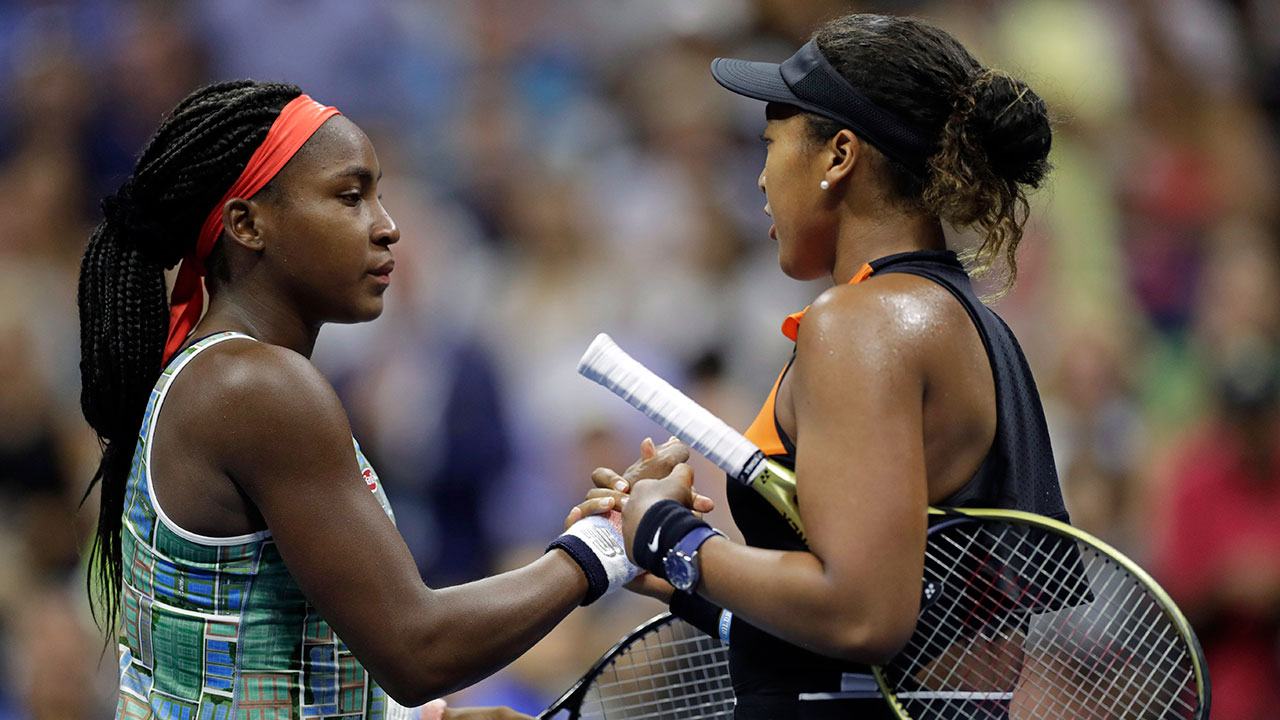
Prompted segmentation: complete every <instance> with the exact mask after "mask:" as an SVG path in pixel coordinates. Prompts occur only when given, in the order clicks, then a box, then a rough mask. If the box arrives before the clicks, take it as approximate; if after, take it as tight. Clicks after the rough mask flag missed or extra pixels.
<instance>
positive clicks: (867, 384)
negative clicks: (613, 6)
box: [592, 15, 1066, 720]
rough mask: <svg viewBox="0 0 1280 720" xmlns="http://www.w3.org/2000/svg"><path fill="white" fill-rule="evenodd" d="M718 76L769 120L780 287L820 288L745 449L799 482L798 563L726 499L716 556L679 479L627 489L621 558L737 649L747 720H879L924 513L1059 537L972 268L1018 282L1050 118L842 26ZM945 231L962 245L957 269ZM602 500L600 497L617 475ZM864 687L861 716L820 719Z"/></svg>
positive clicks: (785, 541)
mask: <svg viewBox="0 0 1280 720" xmlns="http://www.w3.org/2000/svg"><path fill="white" fill-rule="evenodd" d="M712 73H713V75H714V77H715V79H716V80H717V81H718V82H719V83H720V84H721V85H723V86H724V87H726V88H727V89H729V90H731V91H733V92H736V93H739V94H741V95H745V96H747V97H750V98H755V99H758V100H763V101H766V102H767V103H768V105H767V106H766V107H765V115H766V118H767V124H766V129H765V131H764V136H763V140H764V142H765V144H766V147H767V158H766V160H765V164H764V171H763V172H762V173H761V174H760V178H759V185H760V189H761V190H762V191H763V192H764V194H765V198H766V200H765V212H766V213H768V214H769V215H770V216H771V217H772V218H773V222H774V226H773V227H772V228H771V229H770V233H769V234H770V236H771V237H773V238H774V239H775V240H776V241H777V243H778V257H779V262H780V264H781V266H782V269H783V271H784V272H786V273H787V274H788V275H789V276H791V277H794V278H796V279H799V280H810V279H815V278H820V277H830V278H831V279H832V281H833V282H834V287H832V288H830V289H829V290H827V291H825V292H824V293H822V295H821V296H820V297H818V298H817V299H816V300H815V301H814V302H813V304H812V306H811V307H809V308H807V309H806V311H804V312H801V313H797V314H795V315H793V316H791V317H789V318H787V320H786V322H785V323H784V325H783V332H784V333H786V334H787V336H788V337H790V338H791V339H792V340H793V341H794V342H795V353H794V355H793V356H792V358H791V360H790V361H789V362H787V363H786V367H785V369H784V370H783V371H782V373H781V375H780V377H779V379H778V382H777V383H776V385H775V386H774V389H773V391H772V392H771V393H770V395H769V396H768V400H767V402H766V403H765V404H764V408H763V409H762V410H761V412H760V415H759V416H758V417H757V418H756V420H755V422H754V423H753V424H752V425H751V427H750V428H749V430H748V431H747V433H746V435H747V437H748V438H749V439H750V440H752V441H753V442H754V443H755V444H756V445H758V446H759V447H761V448H762V449H763V450H764V452H765V453H766V454H768V455H770V456H772V457H773V458H774V459H777V460H779V461H780V462H782V463H783V464H784V465H787V466H789V467H793V468H794V470H795V472H796V481H797V485H798V487H799V510H800V515H801V517H802V520H803V523H804V527H805V531H806V535H807V544H806V542H804V541H802V540H801V539H800V537H799V536H798V535H797V534H796V533H795V532H794V531H793V530H792V529H791V528H790V526H788V524H787V523H786V522H785V521H784V520H783V518H782V516H781V515H780V514H778V513H777V512H776V511H775V510H774V509H773V508H772V507H771V506H770V505H769V504H768V503H767V502H766V501H765V500H764V499H763V498H762V497H761V496H759V495H757V494H755V493H754V492H753V491H752V490H751V489H749V488H746V487H745V486H743V485H740V484H738V483H736V482H730V483H729V502H730V506H731V509H732V512H733V516H734V519H735V521H736V523H737V525H738V527H739V528H740V529H741V531H742V533H743V536H744V538H745V539H746V543H747V544H746V545H739V544H736V543H734V542H731V541H729V540H727V539H725V538H724V537H719V536H717V534H716V533H714V532H713V531H712V530H711V529H710V528H708V527H707V526H706V524H705V523H704V522H702V521H701V520H700V519H698V518H697V517H696V516H695V515H694V514H693V513H691V512H690V510H689V509H687V507H686V505H688V503H689V501H690V494H689V493H690V483H691V481H692V478H691V477H690V474H689V471H688V468H687V467H686V466H681V467H680V468H678V469H677V472H676V473H673V474H672V475H671V476H669V477H668V478H666V479H663V480H644V481H641V482H636V483H634V484H633V485H632V486H631V489H630V498H629V500H628V501H627V503H626V507H625V508H624V512H623V515H624V530H625V534H626V540H627V549H628V550H629V551H630V552H631V554H632V558H633V559H634V560H635V562H636V564H637V565H639V566H641V567H642V568H644V569H646V570H648V571H649V572H650V573H652V574H653V575H658V576H661V577H666V575H665V573H666V568H667V565H666V564H665V563H664V561H669V562H670V561H674V562H676V563H677V564H678V565H679V566H680V570H681V572H680V575H681V584H682V585H686V586H687V587H689V590H690V592H673V590H672V587H671V586H670V585H665V584H662V583H658V582H656V581H655V580H653V579H652V578H650V579H648V580H647V581H646V582H645V587H646V588H647V589H648V590H649V591H650V592H652V593H653V594H655V595H658V596H660V597H665V598H669V599H670V602H671V607H672V610H673V611H674V612H675V613H676V614H677V615H680V616H682V617H684V618H685V619H688V620H690V621H692V622H693V623H694V624H695V625H698V626H699V627H701V628H703V629H705V630H706V631H707V632H709V633H712V634H717V633H718V634H720V635H721V636H722V637H725V638H726V639H727V640H728V641H729V651H730V666H731V670H732V673H733V680H734V687H735V690H736V692H737V698H738V705H737V716H738V717H739V718H742V719H744V720H745V719H755V718H775V719H776V718H816V717H859V718H861V717H879V716H881V714H882V713H883V714H884V715H885V716H888V712H889V711H888V705H887V704H885V703H884V702H883V701H882V700H879V699H877V698H878V693H877V692H876V691H875V684H874V682H872V681H871V678H870V677H869V675H868V674H867V673H868V668H867V667H866V666H867V664H871V663H876V662H882V661H884V660H886V659H887V658H888V657H890V656H891V655H893V654H894V653H895V652H896V651H897V650H898V649H899V647H900V646H901V645H902V644H903V643H904V642H905V641H906V640H907V638H908V637H909V635H910V633H911V631H912V628H913V626H914V624H915V618H916V615H917V612H918V610H919V606H920V601H921V578H922V577H923V563H924V552H925V539H926V529H927V517H926V507H927V506H928V505H941V506H987V507H1002V508H1015V509H1019V510H1024V511H1030V512H1036V513H1040V514H1043V515H1049V516H1053V517H1056V518H1059V519H1065V518H1066V512H1065V509H1064V507H1063V503H1062V496H1061V491H1060V489H1059V486H1058V479H1057V473H1056V471H1055V468H1054V464H1053V457H1052V455H1051V453H1050V448H1049V441H1048V433H1047V431H1046V428H1045V422H1044V416H1043V412H1042V409H1041V405H1040V400H1039V396H1038V394H1037V391H1036V387H1035V383H1034V381H1033V380H1032V377H1031V374H1030V371H1029V369H1028V367H1027V364H1026V361H1025V359H1024V357H1023V354H1022V352H1021V350H1020V349H1019V347H1018V344H1017V341H1016V340H1015V339H1014V337H1013V335H1012V334H1011V333H1010V331H1009V329H1008V327H1007V326H1006V325H1005V324H1004V323H1003V322H1002V321H1001V320H1000V319H999V318H998V317H997V316H996V315H995V313H993V312H992V311H991V310H989V309H988V308H987V307H986V306H985V305H984V304H983V303H982V302H981V301H980V300H979V299H978V297H977V295H976V294H975V292H974V289H973V287H972V286H971V284H970V280H969V275H968V273H967V270H966V267H968V268H974V267H977V268H987V267H990V266H991V265H992V264H994V263H999V262H1001V261H1003V263H1004V264H1007V267H1008V272H1009V276H1008V282H1012V281H1013V277H1014V273H1015V272H1016V264H1015V262H1014V255H1015V251H1016V250H1017V247H1018V243H1019V240H1020V239H1021V237H1022V228H1023V223H1024V222H1025V220H1026V216H1027V212H1028V206H1027V201H1026V196H1025V193H1026V191H1027V190H1028V189H1030V188H1035V187H1037V186H1039V185H1040V184H1041V182H1042V181H1043V180H1044V179H1045V176H1046V173H1047V171H1048V165H1047V163H1046V158H1047V156H1048V154H1049V148H1050V140H1051V132H1050V126H1049V119H1048V117H1047V115H1046V109H1045V105H1044V102H1043V101H1042V100H1041V99H1040V98H1039V97H1038V96H1037V95H1036V94H1035V92H1033V91H1032V90H1031V89H1030V88H1029V87H1028V86H1027V85H1026V84H1025V83H1023V82H1022V81H1020V80H1018V79H1015V78H1013V77H1010V76H1008V75H1006V74H1004V73H1002V72H999V71H996V70H992V69H989V68H986V67H983V66H982V65H981V64H980V63H979V62H978V61H977V60H975V59H974V58H973V56H971V55H970V54H969V53H968V52H967V51H966V50H965V48H964V47H962V46H961V45H960V44H959V43H958V42H957V41H956V40H955V39H954V38H952V37H951V36H950V35H948V34H947V33H945V32H943V31H942V30H939V29H937V28H935V27H932V26H930V25H928V24H926V23H924V22H920V21H918V20H914V19H909V18H897V17H885V16H877V15H850V16H847V17H843V18H839V19H836V20H833V21H831V22H830V23H828V24H826V25H825V26H823V27H822V28H820V29H819V30H818V31H817V33H816V35H815V36H814V39H813V40H812V41H811V42H809V43H807V44H806V45H805V46H804V47H802V48H801V49H800V50H799V51H798V52H796V53H795V54H794V55H793V56H792V57H791V58H790V59H788V60H786V61H785V62H783V63H781V64H780V65H777V64H769V63H754V62H744V61H739V60H725V59H718V60H716V61H715V63H714V64H713V65H712ZM945 225H951V226H953V227H962V228H963V227H970V228H972V229H973V230H974V231H975V232H976V234H977V236H978V239H979V241H980V245H979V246H978V247H977V249H976V252H975V253H973V257H972V258H970V263H969V264H968V265H967V266H966V265H965V264H962V263H961V261H960V260H959V259H958V258H957V255H956V254H955V253H953V252H951V251H949V250H948V249H947V243H946V237H945V233H944V230H943V228H944V226H945ZM644 454H645V456H648V455H649V454H650V451H649V450H645V452H644ZM594 480H595V482H596V485H597V486H598V489H596V490H593V491H592V496H593V497H601V496H606V495H608V494H609V491H608V488H611V487H613V486H614V485H615V484H616V483H618V482H619V481H620V478H618V477H617V476H616V475H615V474H614V473H612V472H611V471H608V470H598V471H597V472H596V473H595V475H594ZM722 610H723V611H727V612H722ZM859 689H864V690H866V691H867V692H866V693H865V695H866V696H867V700H864V701H862V702H856V701H855V702H854V705H855V706H856V707H850V706H849V704H848V701H847V700H839V701H836V700H831V699H829V698H828V699H822V698H820V696H821V695H822V694H824V693H834V692H840V691H842V690H844V691H848V692H853V693H854V694H857V691H858V690H859Z"/></svg>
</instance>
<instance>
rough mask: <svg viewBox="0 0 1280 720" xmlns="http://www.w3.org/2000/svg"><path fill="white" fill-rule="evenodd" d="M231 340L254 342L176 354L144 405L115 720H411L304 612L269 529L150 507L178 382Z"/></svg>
mask: <svg viewBox="0 0 1280 720" xmlns="http://www.w3.org/2000/svg"><path fill="white" fill-rule="evenodd" d="M235 338H243V339H249V340H252V338H249V337H248V336H247V335H241V334H239V333H229V332H228V333H219V334H217V335H212V336H210V337H207V338H203V339H201V340H200V341H198V342H196V343H194V344H193V345H191V347H189V348H187V349H186V350H184V351H182V352H181V353H179V354H178V356H177V357H175V358H174V359H173V360H172V361H171V362H170V363H169V365H168V367H166V368H165V370H164V372H163V373H162V374H161V375H160V379H159V380H158V381H157V382H156V385H155V388H154V389H153V390H152V391H151V399H150V401H149V402H148V403H147V410H146V414H145V415H144V416H143V420H142V429H141V431H140V433H139V437H138V446H137V449H136V450H135V451H134V455H133V469H132V471H131V472H130V474H129V479H128V485H127V487H126V490H125V498H124V518H123V528H122V530H121V554H122V557H123V565H124V572H123V586H122V588H121V600H122V602H121V614H120V627H119V630H120V697H119V701H118V704H117V706H116V718H117V720H152V719H155V720H168V719H169V718H173V719H175V720H298V719H301V718H337V717H341V718H344V720H354V719H357V718H358V719H361V720H399V719H401V718H405V719H407V718H410V717H412V715H411V714H410V712H409V711H407V710H405V709H404V708H403V707H401V706H399V705H398V704H396V703H395V701H394V700H392V699H391V698H389V697H387V694H386V693H385V692H384V691H383V690H382V689H381V688H379V687H378V686H377V685H376V684H375V683H374V681H373V679H372V678H370V677H369V674H368V672H366V671H365V669H364V667H363V666H362V665H361V664H360V661H359V660H357V659H356V658H355V656H354V655H352V654H351V651H350V650H348V649H347V646H346V645H345V644H344V643H343V642H342V640H341V639H339V638H338V637H337V635H335V634H334V632H333V630H332V629H331V628H330V627H329V624H328V623H326V622H325V621H324V619H323V618H322V617H320V615H319V614H318V613H317V612H316V610H315V608H314V607H312V606H311V604H310V603H309V602H307V599H306V597H305V596H304V595H303V594H302V591H301V590H300V589H299V588H298V585H297V583H296V582H294V579H293V576H292V575H290V574H289V569H288V568H287V567H285V564H284V561H283V560H282V559H281V558H280V551H279V549H278V548H277V547H276V544H275V542H274V541H273V540H272V538H271V533H270V531H269V530H263V531H260V532H256V533H251V534H248V535H239V536H236V537H206V536H203V535H198V534H196V533H193V532H189V531H187V530H184V529H183V528H181V527H179V526H178V525H177V523H175V522H174V521H173V520H171V519H170V518H169V517H168V516H166V515H165V512H164V509H163V508H161V507H160V503H159V502H158V501H157V500H156V493H155V488H154V487H153V485H152V482H151V481H152V478H151V471H150V468H151V448H152V437H153V435H154V432H155V423H156V417H157V415H158V414H159V412H160V406H161V405H162V404H163V403H164V398H165V395H166V394H167V393H168V390H169V387H170V385H171V384H172V383H173V378H174V377H175V376H177V374H178V373H179V372H182V369H183V368H184V367H186V365H187V363H189V362H191V360H192V358H194V357H195V356H196V355H198V354H200V353H201V352H203V351H204V350H206V349H208V348H210V347H212V346H214V345H216V344H218V343H220V342H224V341H227V340H232V339H235ZM352 442H353V443H355V440H354V438H353V439H352ZM354 451H355V454H356V458H357V460H358V461H359V463H360V471H361V475H362V477H360V478H352V479H351V481H352V482H364V483H365V484H366V485H368V487H369V490H370V491H371V492H372V493H373V494H374V495H375V496H376V497H377V498H378V502H379V503H380V504H381V505H382V509H383V510H384V511H385V512H386V513H387V516H388V517H391V519H392V521H393V522H394V520H395V517H394V515H392V512H391V506H390V505H389V504H388V503H387V498H386V495H385V494H384V493H383V490H382V487H381V486H380V484H379V483H378V476H377V474H375V473H374V471H373V468H372V467H371V466H370V465H369V462H368V460H366V459H365V457H364V454H363V453H362V452H361V451H360V446H359V444H355V447H354Z"/></svg>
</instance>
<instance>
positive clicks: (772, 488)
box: [747, 458, 809, 543]
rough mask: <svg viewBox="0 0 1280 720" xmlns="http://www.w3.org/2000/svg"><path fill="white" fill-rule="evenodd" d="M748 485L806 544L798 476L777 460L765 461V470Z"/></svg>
mask: <svg viewBox="0 0 1280 720" xmlns="http://www.w3.org/2000/svg"><path fill="white" fill-rule="evenodd" d="M747 485H748V486H750V487H751V489H752V490H755V491H756V492H757V493H759V495H760V496H761V497H763V498H764V499H765V501H766V502H768V503H769V504H770V505H772V506H773V509H774V510H777V511H778V514H779V515H781V516H782V517H783V519H785V520H786V521H787V524H788V525H790V526H791V529H792V530H795V531H796V533H797V534H798V535H799V536H800V539H801V540H804V541H805V542H806V543H808V542H809V539H808V538H807V537H805V534H804V521H803V520H801V519H800V496H799V495H797V494H796V474H795V472H793V471H791V470H788V469H787V468H785V467H783V466H782V465H781V464H779V463H778V462H777V461H776V460H770V459H767V458H766V459H765V461H764V470H762V471H761V472H760V474H759V475H757V476H756V477H755V478H754V479H753V480H749V481H748V482H747Z"/></svg>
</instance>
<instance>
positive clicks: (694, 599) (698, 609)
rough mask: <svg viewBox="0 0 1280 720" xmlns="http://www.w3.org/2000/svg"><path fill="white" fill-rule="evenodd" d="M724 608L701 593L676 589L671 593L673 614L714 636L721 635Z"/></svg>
mask: <svg viewBox="0 0 1280 720" xmlns="http://www.w3.org/2000/svg"><path fill="white" fill-rule="evenodd" d="M723 611H724V608H722V607H720V606H719V605H716V604H715V603H713V602H711V601H710V600H706V599H704V598H703V597H702V596H700V595H694V594H692V593H687V592H680V591H679V590H677V591H675V593H673V594H672V595H671V614H672V615H675V616H676V617H678V618H680V619H681V620H684V621H685V622H687V623H689V624H690V625H692V626H694V627H696V628H698V629H699V630H701V631H702V632H704V633H706V634H708V635H710V636H711V637H713V638H718V637H720V614H721V613H722V612H723Z"/></svg>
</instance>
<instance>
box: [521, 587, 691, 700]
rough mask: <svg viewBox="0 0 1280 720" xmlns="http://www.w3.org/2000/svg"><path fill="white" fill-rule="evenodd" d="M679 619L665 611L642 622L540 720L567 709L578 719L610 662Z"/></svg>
mask: <svg viewBox="0 0 1280 720" xmlns="http://www.w3.org/2000/svg"><path fill="white" fill-rule="evenodd" d="M678 621H680V618H678V617H676V616H675V615H672V614H671V613H669V612H663V613H659V614H657V615H655V616H653V617H651V618H649V619H648V620H646V621H644V622H643V623H641V624H640V625H639V626H637V627H636V628H635V629H634V630H632V631H631V632H629V633H627V634H626V635H625V636H623V638H622V639H621V640H619V641H618V642H616V643H614V645H613V647H611V648H609V649H608V650H606V651H605V653H604V654H603V655H601V656H600V659H598V660H596V662H595V664H593V665H592V666H591V668H590V669H588V670H587V672H586V673H584V674H583V676H582V677H581V678H579V679H578V681H577V682H575V683H574V684H573V685H571V686H570V687H569V689H568V690H566V691H564V693H563V694H561V695H560V697H559V698H557V699H556V701H555V702H553V703H551V705H550V706H549V707H547V709H546V710H543V711H542V712H541V713H538V720H551V718H554V717H555V716H556V715H558V714H560V713H562V712H565V711H568V712H569V718H568V720H578V718H579V716H580V715H581V714H582V701H583V699H584V698H585V697H586V695H587V693H588V692H590V691H591V684H592V683H593V682H594V681H595V679H596V678H598V677H600V674H601V673H602V672H604V671H605V669H606V668H608V667H609V663H611V662H613V660H614V659H615V658H617V657H618V656H619V655H621V654H622V653H624V652H626V651H627V650H628V649H629V648H630V647H631V646H632V645H634V644H636V643H637V642H640V641H641V640H643V639H644V638H645V637H646V636H647V635H648V634H649V633H651V632H653V631H655V630H657V629H659V628H662V627H664V626H666V625H670V624H672V623H674V622H678ZM699 632H701V631H699Z"/></svg>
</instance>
